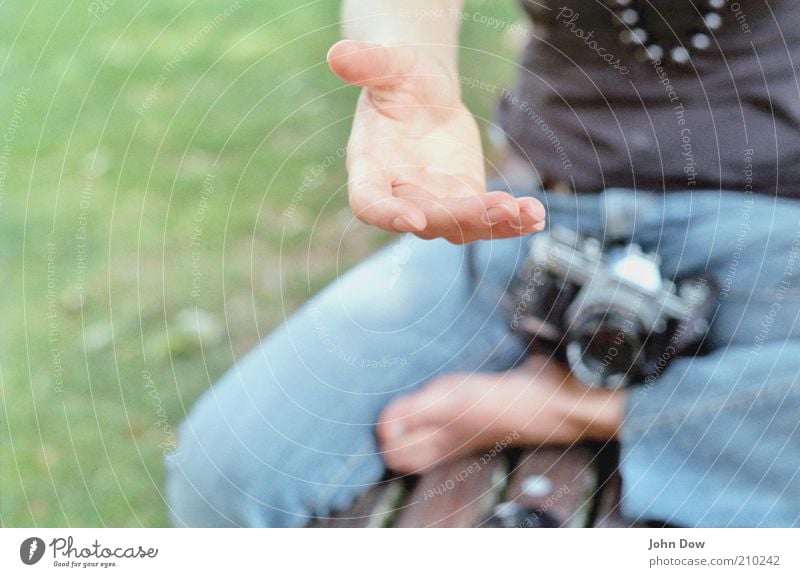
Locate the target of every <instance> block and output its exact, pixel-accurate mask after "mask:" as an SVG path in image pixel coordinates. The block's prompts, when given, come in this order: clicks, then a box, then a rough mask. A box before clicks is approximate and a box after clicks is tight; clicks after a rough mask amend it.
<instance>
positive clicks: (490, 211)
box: [484, 206, 511, 224]
mask: <svg viewBox="0 0 800 577" xmlns="http://www.w3.org/2000/svg"><path fill="white" fill-rule="evenodd" d="M509 216H511V212H510V211H509V210H508V209H507V208H505V207H502V206H493V207H491V208H487V209H486V213H485V214H484V220H485V221H486V224H497V223H499V222H503V221H504V220H507V219H508V217H509Z"/></svg>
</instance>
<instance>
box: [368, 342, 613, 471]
mask: <svg viewBox="0 0 800 577" xmlns="http://www.w3.org/2000/svg"><path fill="white" fill-rule="evenodd" d="M624 403H625V397H624V392H622V391H609V390H604V389H591V388H589V387H587V386H585V385H584V384H582V383H581V382H579V381H578V380H577V379H575V377H573V376H572V375H571V374H570V373H569V371H568V370H566V369H565V368H564V367H562V366H561V365H560V364H558V363H556V362H554V361H547V360H546V359H545V358H544V357H541V356H533V357H531V358H530V359H528V360H527V361H526V362H525V363H524V364H523V365H521V366H520V367H518V368H516V369H514V370H511V371H507V372H504V373H474V374H467V373H454V374H450V375H445V376H442V377H439V378H437V379H434V380H433V381H431V382H430V383H429V384H428V385H426V387H425V388H424V389H422V390H421V391H419V392H417V393H414V394H412V395H409V396H406V397H402V398H400V399H397V400H396V401H394V402H393V403H391V404H390V405H389V406H388V407H387V408H386V409H385V410H384V412H383V414H382V415H381V418H380V421H379V423H378V428H377V432H378V438H379V440H380V443H381V449H382V451H383V457H384V460H385V462H386V464H387V466H388V467H389V468H391V469H393V470H395V471H398V472H401V473H418V472H422V471H426V470H428V469H430V468H432V467H434V466H436V465H439V464H442V463H444V462H447V461H450V460H452V459H455V458H456V457H459V456H461V455H463V454H466V453H471V452H473V451H477V450H479V449H483V448H488V447H491V446H493V445H495V444H496V443H497V442H498V441H501V440H503V439H507V440H513V444H516V445H542V444H571V443H574V442H576V441H580V440H583V439H610V438H613V437H614V436H615V435H616V431H617V429H618V428H619V426H620V424H621V422H622V415H623V411H624Z"/></svg>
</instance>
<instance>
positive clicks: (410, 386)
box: [166, 190, 800, 527]
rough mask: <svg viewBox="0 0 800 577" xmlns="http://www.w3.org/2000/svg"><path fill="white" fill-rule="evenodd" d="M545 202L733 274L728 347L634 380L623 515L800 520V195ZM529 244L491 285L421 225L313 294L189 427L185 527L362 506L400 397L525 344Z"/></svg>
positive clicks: (281, 520)
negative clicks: (517, 312)
mask: <svg viewBox="0 0 800 577" xmlns="http://www.w3.org/2000/svg"><path fill="white" fill-rule="evenodd" d="M540 198H541V200H542V201H543V202H544V204H545V206H546V207H547V210H548V222H549V224H550V225H563V226H567V227H572V228H575V229H577V230H580V231H583V232H587V233H592V234H595V235H603V234H604V231H605V230H606V227H607V223H609V222H610V221H611V219H613V220H614V222H616V223H617V224H619V223H621V224H622V225H623V226H625V227H627V234H629V236H630V237H631V239H632V240H633V241H634V242H637V243H638V244H640V245H642V246H643V247H644V248H645V250H649V251H657V252H658V253H659V254H660V255H661V259H662V272H663V274H664V275H665V276H667V277H668V278H680V277H686V276H690V275H699V274H703V273H710V274H713V275H714V276H715V277H716V278H717V280H718V282H719V284H720V285H721V287H722V292H723V294H722V295H721V297H720V305H719V307H718V309H717V312H716V316H715V317H714V319H713V321H712V324H711V332H710V339H711V342H712V344H713V351H712V352H711V353H709V354H707V355H704V356H697V357H680V358H677V359H674V360H673V361H672V363H671V364H669V365H668V366H667V368H666V369H665V370H664V371H663V372H662V373H661V375H660V376H659V377H658V379H657V380H656V381H655V383H654V384H653V385H652V386H648V387H638V388H633V389H631V390H630V394H629V395H628V400H627V406H626V414H625V420H624V424H623V427H622V430H621V435H620V444H621V464H620V470H621V473H622V478H623V495H622V507H623V513H624V514H625V515H626V516H627V517H629V518H633V519H639V520H645V519H655V520H661V521H666V522H669V523H672V524H676V525H682V526H750V527H754V526H780V527H785V526H797V525H800V425H799V424H798V422H799V421H800V382H799V381H798V372H800V326H798V323H797V321H798V312H799V311H800V279H799V278H795V276H798V277H800V258H799V257H800V202H798V201H794V200H788V199H777V200H776V199H775V198H771V197H767V196H753V195H746V194H740V193H733V192H730V193H728V192H726V193H720V192H717V191H694V192H675V193H669V194H666V195H662V194H653V193H642V192H635V193H634V192H633V191H626V190H609V191H606V192H605V193H604V194H598V195H558V194H554V193H547V194H542V195H540ZM610 207H613V210H612V209H611V208H610ZM526 240H527V239H524V238H523V239H511V240H498V241H491V242H482V243H478V245H477V247H476V255H477V258H476V259H475V264H476V265H477V266H476V267H475V268H476V270H477V273H478V274H477V277H478V279H479V282H478V283H477V284H476V283H474V282H472V281H473V280H474V279H473V277H471V276H470V274H468V266H467V260H466V258H465V255H466V253H465V250H464V247H459V246H454V245H451V244H449V243H447V242H445V241H438V240H437V241H423V240H419V239H417V238H416V237H413V236H404V237H401V238H400V239H398V240H397V241H396V242H394V243H393V244H391V245H389V246H388V247H386V248H384V249H383V250H381V251H380V252H378V253H377V254H375V255H374V256H372V257H371V258H369V259H367V260H366V261H364V262H363V263H361V264H360V265H359V266H357V267H355V268H354V269H353V270H351V271H350V272H348V273H347V274H345V275H344V276H342V277H341V278H340V279H338V280H337V281H336V282H335V283H333V284H331V285H330V286H329V287H328V288H326V289H325V290H324V291H322V292H321V293H320V294H318V295H317V296H316V297H314V298H313V299H312V300H311V301H309V302H308V303H307V304H306V305H305V306H304V307H303V308H301V309H300V310H299V311H297V312H296V313H295V314H294V315H293V316H292V317H291V318H290V319H289V321H288V322H286V323H285V324H284V325H282V326H280V327H279V328H277V329H276V330H275V331H274V332H273V333H272V334H270V335H269V336H268V337H267V338H266V339H265V340H264V341H263V342H262V343H261V344H260V345H259V346H257V347H256V348H255V349H254V350H253V351H251V352H250V353H249V354H248V355H247V356H246V357H245V358H244V359H242V360H241V361H240V362H238V363H237V364H236V365H235V366H234V367H233V368H231V369H230V371H228V373H227V374H226V375H225V376H224V377H223V378H222V379H221V380H220V382H219V383H217V384H216V385H215V386H214V387H212V388H211V389H210V390H209V391H208V392H206V393H205V394H204V395H203V397H202V398H201V399H200V400H199V401H198V402H197V404H196V405H195V406H194V408H193V410H192V411H191V413H190V414H189V416H188V417H187V419H186V420H185V421H184V423H183V424H182V425H181V427H180V432H179V435H180V436H179V447H178V450H177V452H176V453H175V454H173V455H172V456H171V457H169V458H168V459H167V463H166V465H167V494H168V500H169V505H170V511H171V515H172V520H173V522H174V524H175V525H179V526H183V525H188V526H272V527H283V526H303V525H305V524H307V523H308V522H309V520H310V518H311V517H313V516H327V515H329V514H330V513H332V512H335V511H338V510H342V509H344V508H346V507H347V506H348V505H350V504H351V503H352V502H353V500H354V499H355V498H356V497H357V496H358V495H360V494H361V493H363V492H364V491H366V490H367V489H368V488H369V487H370V485H372V484H373V483H375V482H377V481H379V480H380V479H381V478H382V477H383V476H384V473H385V470H384V466H383V463H382V460H381V457H380V454H379V448H378V445H377V443H376V439H375V436H374V425H375V422H376V420H377V418H378V416H379V414H380V412H381V410H382V409H383V408H384V407H385V406H386V405H387V404H388V403H389V402H390V401H391V400H392V399H394V398H396V397H397V396H399V395H404V394H407V393H410V392H411V391H414V390H416V389H418V388H419V387H422V386H423V385H425V383H426V382H427V381H429V380H430V379H431V378H433V377H435V376H437V375H440V374H442V373H447V372H452V371H503V370H507V369H509V368H511V367H513V366H514V365H516V364H518V363H519V362H520V361H521V360H522V358H523V357H524V355H525V354H526V353H525V349H524V346H523V344H522V343H521V342H520V341H519V340H518V338H517V337H516V336H515V335H514V334H513V333H511V331H510V329H509V318H507V314H506V313H505V312H504V309H503V308H502V307H501V304H500V301H501V297H502V294H503V293H504V292H505V291H507V289H508V287H509V284H510V283H511V281H512V278H513V276H514V273H515V271H516V270H517V269H518V268H519V267H520V266H521V265H522V263H523V261H524V258H525V255H526V252H527V242H526ZM795 272H797V274H795ZM531 410H535V409H534V408H531Z"/></svg>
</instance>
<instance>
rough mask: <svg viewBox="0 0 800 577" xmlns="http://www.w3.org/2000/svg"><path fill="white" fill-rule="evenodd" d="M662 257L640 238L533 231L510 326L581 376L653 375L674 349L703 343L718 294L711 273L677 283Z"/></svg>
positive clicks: (629, 380)
mask: <svg viewBox="0 0 800 577" xmlns="http://www.w3.org/2000/svg"><path fill="white" fill-rule="evenodd" d="M659 264H660V259H659V257H658V255H657V254H648V253H645V252H644V251H643V250H642V248H641V247H640V246H638V245H636V244H625V243H622V242H616V243H615V242H611V243H608V242H607V243H606V247H605V248H604V247H603V244H602V243H601V242H600V240H598V239H596V238H592V237H587V236H580V235H578V234H577V233H575V232H572V231H569V230H567V229H563V228H557V229H553V230H549V231H544V232H541V233H538V234H535V235H533V237H532V238H531V244H530V252H529V255H528V259H527V262H526V264H525V266H524V267H523V268H522V269H521V271H520V272H519V274H518V277H517V279H516V282H515V286H514V288H513V290H512V291H511V297H512V299H513V302H510V305H511V306H509V308H510V309H511V310H510V311H509V312H510V314H511V327H512V329H514V330H515V331H516V332H518V333H519V334H521V335H523V336H525V337H526V338H528V339H529V340H530V346H531V348H532V350H535V351H537V352H540V353H541V352H545V353H551V354H554V355H555V356H556V358H559V359H560V360H562V361H565V362H567V363H568V364H569V366H570V368H571V370H572V372H573V374H574V375H575V376H576V377H577V378H578V379H580V380H581V381H583V382H584V383H586V384H587V385H592V386H601V387H608V388H620V387H623V386H627V385H629V384H633V383H638V382H646V381H648V379H655V378H657V376H658V374H660V372H661V371H662V370H663V368H664V367H665V366H666V365H667V363H668V362H669V361H670V360H671V359H672V358H673V357H675V356H677V355H679V354H682V353H683V354H686V353H687V352H689V351H690V350H691V351H692V353H693V354H696V353H699V352H701V346H700V345H701V344H702V342H703V340H704V337H705V335H706V332H707V331H708V327H709V319H710V318H711V313H712V312H713V309H714V307H715V304H716V301H717V295H718V290H717V289H716V285H715V284H714V282H713V280H712V279H710V278H708V277H698V278H694V279H686V280H683V281H681V282H680V283H679V285H678V286H676V285H675V284H674V283H672V282H671V281H669V280H668V279H664V278H663V277H662V276H661V272H660V270H659Z"/></svg>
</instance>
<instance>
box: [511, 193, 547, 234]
mask: <svg viewBox="0 0 800 577" xmlns="http://www.w3.org/2000/svg"><path fill="white" fill-rule="evenodd" d="M517 205H518V206H519V214H520V222H519V225H520V226H521V227H527V226H531V225H534V224H537V223H542V224H543V223H544V222H545V220H546V218H547V211H546V210H545V208H544V205H543V204H542V203H541V202H540V201H539V200H537V199H535V198H533V197H532V196H523V197H520V198H517Z"/></svg>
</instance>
